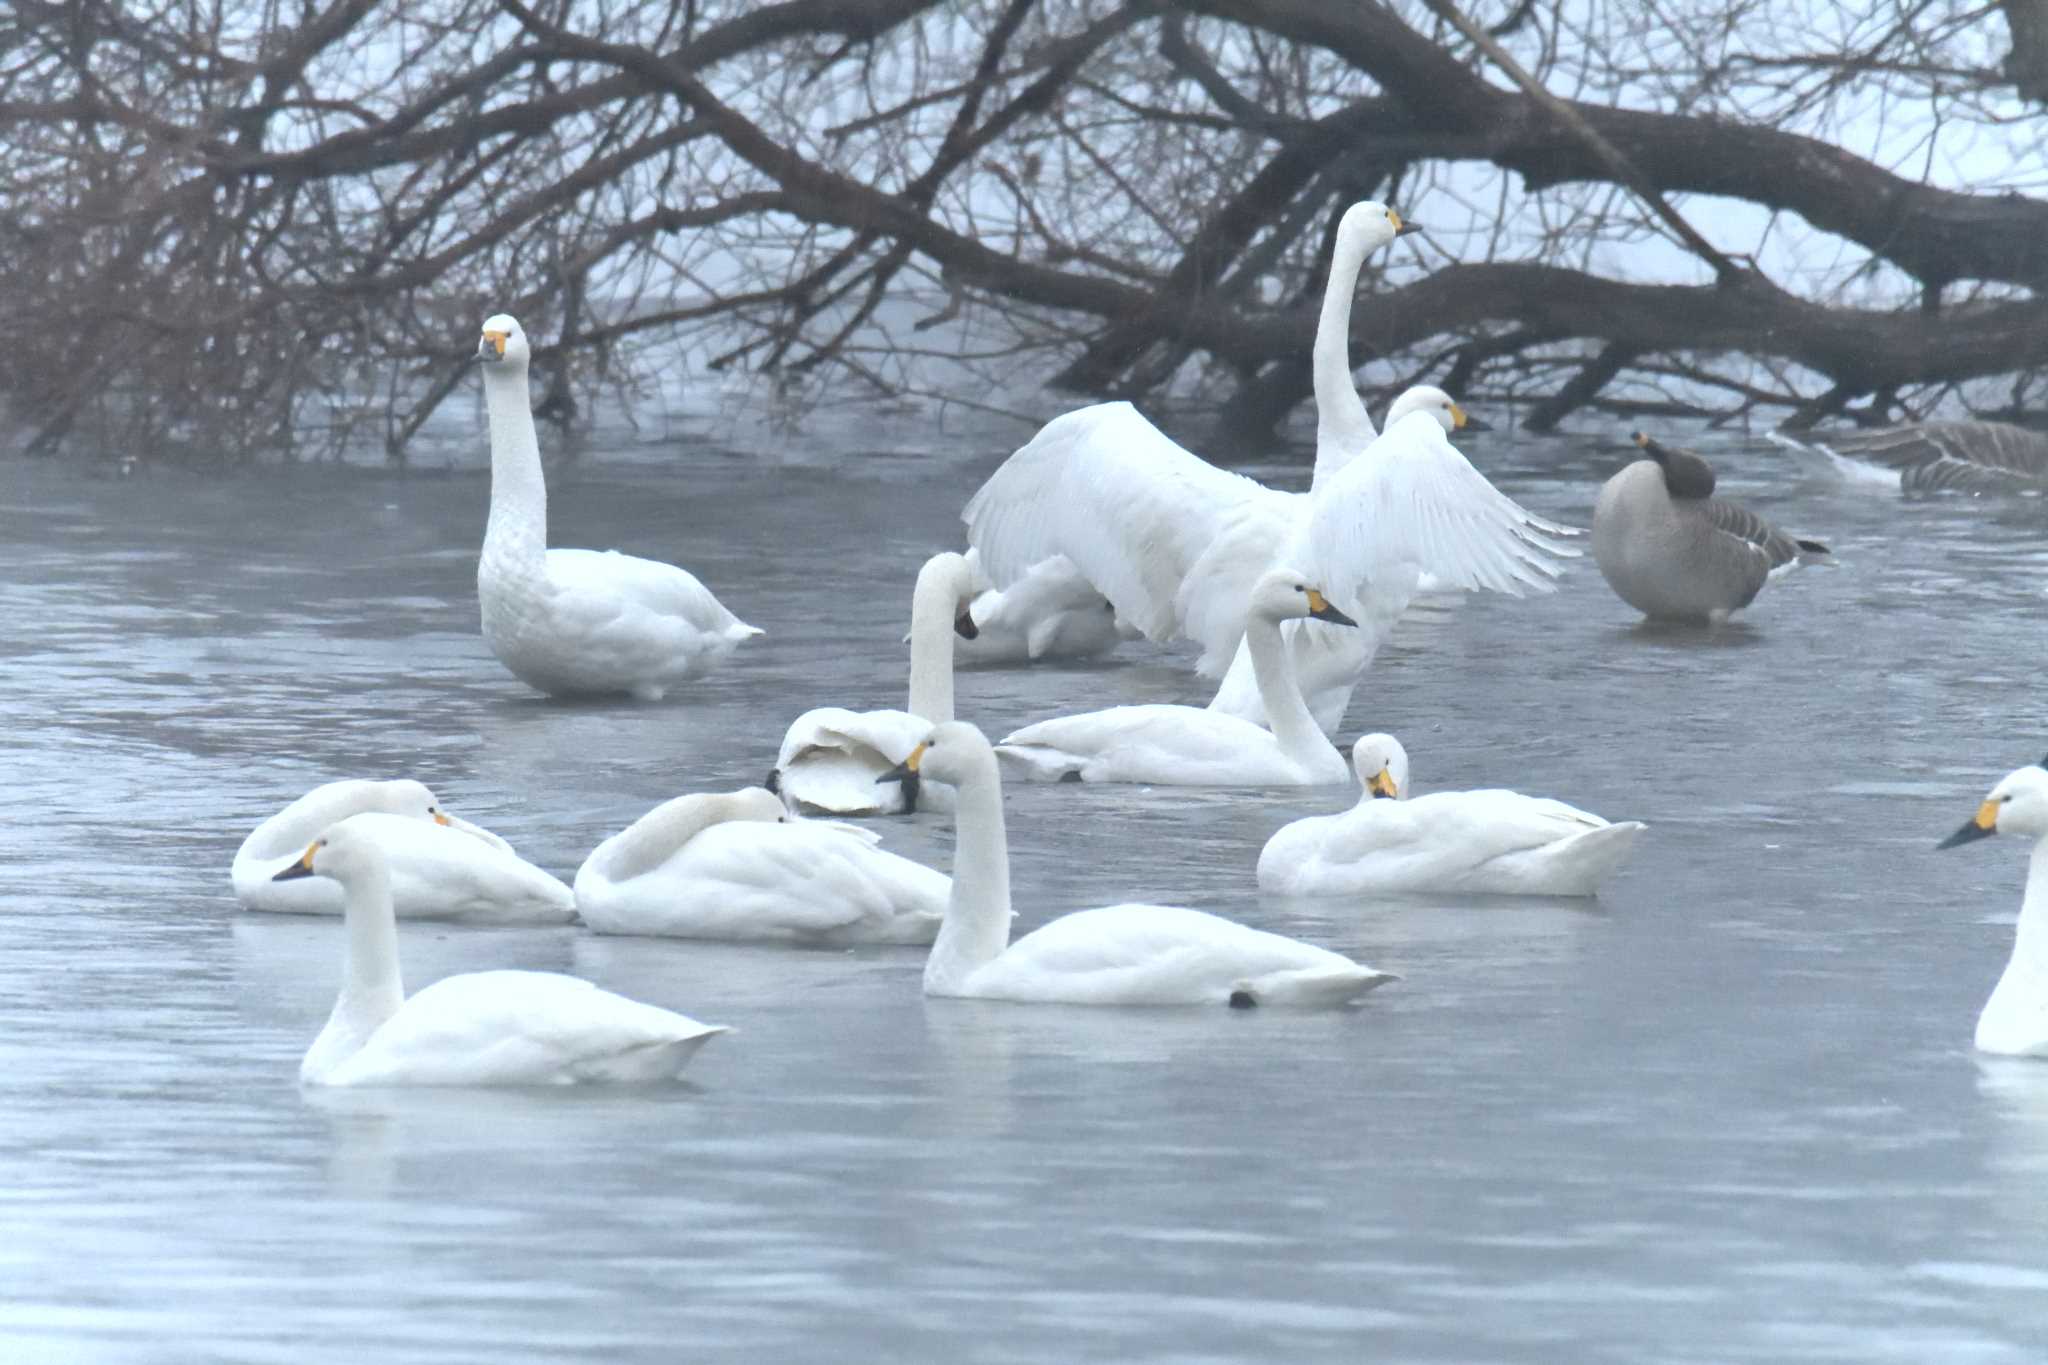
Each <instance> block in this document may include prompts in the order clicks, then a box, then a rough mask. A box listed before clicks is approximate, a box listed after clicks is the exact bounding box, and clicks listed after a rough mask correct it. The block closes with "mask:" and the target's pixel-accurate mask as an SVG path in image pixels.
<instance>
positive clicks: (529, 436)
mask: <svg viewBox="0 0 2048 1365" xmlns="http://www.w3.org/2000/svg"><path fill="white" fill-rule="evenodd" d="M477 355H478V357H479V358H480V359H481V360H482V362H483V374H484V399H485V402H486V404H487V405H488V406H489V408H490V417H491V519H490V522H489V524H488V525H487V526H486V528H485V530H484V548H483V554H482V556H481V557H480V558H479V559H478V560H477V566H476V589H477V597H478V599H479V600H480V601H481V602H482V604H483V629H484V639H485V640H487V641H489V642H490V646H491V652H492V653H493V654H496V655H497V656H498V659H499V661H500V662H502V663H503V664H504V665H505V667H506V668H508V669H510V670H512V675H513V676H514V677H516V678H518V679H519V680H520V681H521V682H523V683H525V684H526V685H527V686H529V687H531V688H534V689H536V690H537V691H541V692H545V693H547V694H548V695H549V696H553V697H573V696H587V695H603V694H609V693H630V694H631V695H633V696H635V697H638V698H640V699H641V700H643V701H658V700H659V699H660V698H661V696H662V694H663V693H665V692H667V691H668V689H669V688H671V687H673V686H675V685H676V684H677V683H679V682H681V681H683V680H684V679H685V678H693V677H695V676H697V675H698V674H700V673H703V672H706V671H707V670H709V669H711V668H712V667H714V666H716V665H717V664H719V663H721V662H723V661H724V660H725V658H726V656H727V655H729V654H731V653H732V651H733V648H734V647H735V646H736V645H738V644H739V642H740V641H742V640H744V639H747V638H748V637H749V636H754V635H759V634H760V633H761V632H760V631H758V630H756V629H755V628H754V627H752V626H750V625H747V624H746V623H745V622H743V621H741V620H740V619H739V618H738V617H736V616H734V615H733V614H732V613H731V612H729V611H727V610H726V609H725V606H724V604H723V603H721V602H720V601H719V600H718V599H717V598H716V597H714V596H712V595H711V590H710V589H709V588H706V587H705V586H704V585H703V584H702V583H699V582H698V581H697V580H696V579H695V578H694V577H692V576H691V575H690V574H689V573H687V572H685V571H684V570H682V569H679V568H677V567H676V566H675V565H673V564H662V563H658V562H656V561H654V560H652V559H639V558H636V557H634V556H632V555H623V554H620V553H619V552H618V551H616V550H608V551H605V552H603V553H599V552H598V551H595V550H550V549H549V548H548V494H547V486H546V484H545V482H544V481H543V478H542V474H541V467H540V443H539V442H538V441H537V440H536V439H535V437H534V430H533V410H532V407H531V405H530V403H529V400H528V398H527V388H526V367H527V361H528V359H529V358H530V356H531V350H530V348H529V346H528V344H527V340H526V333H525V332H524V331H522V330H521V329H520V326H519V324H518V323H517V322H515V321H513V320H512V319H511V318H509V317H506V316H505V315H504V314H502V313H500V314H498V315H497V316H496V317H493V318H489V319H487V320H486V321H485V322H484V335H483V341H482V342H481V343H480V344H479V346H478V348H477Z"/></svg>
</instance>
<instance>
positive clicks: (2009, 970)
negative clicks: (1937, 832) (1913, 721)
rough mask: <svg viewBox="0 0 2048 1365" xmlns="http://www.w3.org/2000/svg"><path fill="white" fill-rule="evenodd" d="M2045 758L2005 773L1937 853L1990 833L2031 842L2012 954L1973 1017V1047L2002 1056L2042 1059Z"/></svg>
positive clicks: (2047, 992)
mask: <svg viewBox="0 0 2048 1365" xmlns="http://www.w3.org/2000/svg"><path fill="white" fill-rule="evenodd" d="M2044 766H2048V759H2043V760H2042V761H2041V763H2038V764H2034V765H2032V766H2030V767H2025V768H2020V769H2016V770H2015V771H2013V772H2010V773H2007V774H2006V775H2005V777H2004V779H2003V780H2001V781H2000V782H1999V784H1998V785H1997V786H1995V787H1993V788H1992V789H1991V794H1990V795H1989V796H1986V797H1985V798H1984V803H1983V804H1982V805H1981V806H1979V807H1978V808H1977V814H1976V816H1975V817H1974V818H1972V819H1971V820H1970V821H1969V822H1968V823H1966V824H1965V825H1964V826H1963V827H1962V828H1961V829H1959V830H1957V831H1956V832H1955V833H1954V834H1951V835H1949V836H1948V838H1946V839H1943V840H1942V841H1941V842H1940V843H1939V844H1937V845H1936V847H1937V848H1954V847H1956V846H1957V845H1958V844H1967V843H1972V842H1974V841H1976V840H1978V839H1986V838H1989V837H1990V836H1992V835H1994V834H2022V835H2026V836H2028V837H2030V838H2032V839H2033V840H2034V853H2033V858H2032V860H2031V861H2030V862H2029V863H2028V864H2027V892H2026V897H2025V899H2024V900H2022V901H2021V902H2020V922H2019V928H2018V930H2017V931H2016V932H2015V933H2014V935H2013V942H2012V957H2011V958H2010V959H2009V960H2007V962H2006V964H2005V971H2004V972H2003V973H2002V974H2001V975H2000V976H1999V978H1998V985H1997V986H1995V987H1994V988H1993V989H1992V991H1991V998H1990V999H1989V1000H1987V1001H1985V1002H1984V1012H1983V1013H1982V1014H1980V1015H1978V1016H1977V1038H1976V1043H1977V1050H1978V1051H1979V1052H1996V1053H2001V1054H2003V1055H2005V1056H2009V1057H2048V772H2044V771H2043V770H2042V769H2043V767H2044Z"/></svg>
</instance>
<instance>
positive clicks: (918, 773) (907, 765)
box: [875, 720, 1000, 788]
mask: <svg viewBox="0 0 2048 1365" xmlns="http://www.w3.org/2000/svg"><path fill="white" fill-rule="evenodd" d="M911 778H916V779H918V780H919V781H923V780H925V779H927V778H929V779H931V780H932V781H934V782H944V783H947V784H948V785H951V786H955V787H961V788H965V787H968V786H970V785H972V784H973V783H976V782H995V781H999V780H1000V778H999V776H998V774H997V772H996V751H995V750H994V749H992V748H990V747H989V742H988V736H986V735H984V734H982V732H981V731H980V730H978V729H976V728H975V727H974V726H973V725H971V724H969V723H968V722H967V721H964V720H949V721H947V722H946V723H945V724H943V725H934V726H933V727H932V732H931V733H930V734H928V735H926V736H925V737H924V742H923V743H921V744H919V745H918V746H917V747H916V748H915V749H912V750H911V751H910V757H908V758H906V759H904V760H903V761H902V762H901V763H899V764H897V765H896V766H895V767H894V768H892V769H890V770H889V771H888V772H886V773H884V774H882V776H880V777H878V778H876V779H875V780H876V781H877V782H905V781H908V780H910V779H911Z"/></svg>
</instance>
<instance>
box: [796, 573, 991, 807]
mask: <svg viewBox="0 0 2048 1365" xmlns="http://www.w3.org/2000/svg"><path fill="white" fill-rule="evenodd" d="M975 591H976V590H975V584H974V574H973V571H972V569H971V567H970V566H969V564H968V563H967V560H966V558H965V557H964V556H962V555H958V554H954V553H953V552H952V551H950V550H948V551H945V552H944V553H941V554H935V555H933V556H932V557H931V558H930V559H928V560H926V561H925V562H924V566H923V567H922V568H920V569H919V570H918V571H917V586H916V587H915V588H914V589H912V591H911V597H910V709H909V710H907V711H895V710H886V709H885V710H878V711H849V710H847V709H846V708H845V707H843V706H821V707H818V708H816V709H815V710H811V711H806V712H804V713H803V714H802V715H800V716H798V717H797V718H796V719H795V720H794V721H792V722H790V726H789V730H788V731H787V732H786V733H785V734H784V735H783V737H782V747H781V749H780V750H778V751H777V753H776V755H775V771H774V772H773V773H771V774H770V775H769V782H768V787H769V790H771V791H773V792H775V793H777V794H778V795H780V796H781V797H782V799H783V800H785V801H787V802H789V803H790V804H791V806H792V807H793V808H799V809H808V810H819V811H825V812H828V813H830V814H832V815H882V814H895V813H908V812H909V811H911V810H914V809H924V810H933V809H941V810H943V809H946V808H947V805H946V802H947V795H946V793H945V792H943V791H939V790H932V791H926V790H925V789H924V788H923V787H922V786H921V784H918V783H906V784H905V785H904V787H903V788H902V790H901V791H900V792H898V791H894V790H893V789H884V788H883V787H879V786H877V785H876V784H875V779H876V778H877V777H880V776H881V775H882V774H883V773H885V772H888V771H889V770H890V769H891V768H893V767H895V766H896V765H897V764H898V763H901V762H902V761H903V759H904V757H905V756H906V755H907V754H909V752H910V751H911V750H912V749H913V748H915V747H916V746H917V742H918V741H919V740H920V739H923V738H924V735H925V732H926V731H927V730H929V729H931V728H932V725H933V724H934V723H935V722H938V721H942V720H951V719H953V638H954V636H955V635H956V634H959V635H965V636H970V637H971V636H972V634H973V632H974V631H975V630H976V629H977V627H976V626H975V625H974V622H973V621H972V620H969V619H966V612H967V608H968V604H969V603H971V602H973V600H974V596H975Z"/></svg>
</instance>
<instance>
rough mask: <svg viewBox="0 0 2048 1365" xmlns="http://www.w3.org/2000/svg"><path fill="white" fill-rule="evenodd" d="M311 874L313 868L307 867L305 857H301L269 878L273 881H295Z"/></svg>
mask: <svg viewBox="0 0 2048 1365" xmlns="http://www.w3.org/2000/svg"><path fill="white" fill-rule="evenodd" d="M312 875H313V869H312V868H310V867H307V866H306V862H305V859H303V858H301V859H300V860H299V861H298V862H295V863H293V864H292V865H291V866H290V867H288V868H286V869H285V870H284V871H282V872H280V873H278V874H277V875H276V876H275V877H272V878H271V879H270V880H272V881H274V882H295V881H297V880H298V879H299V878H301V877H310V876H312Z"/></svg>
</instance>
